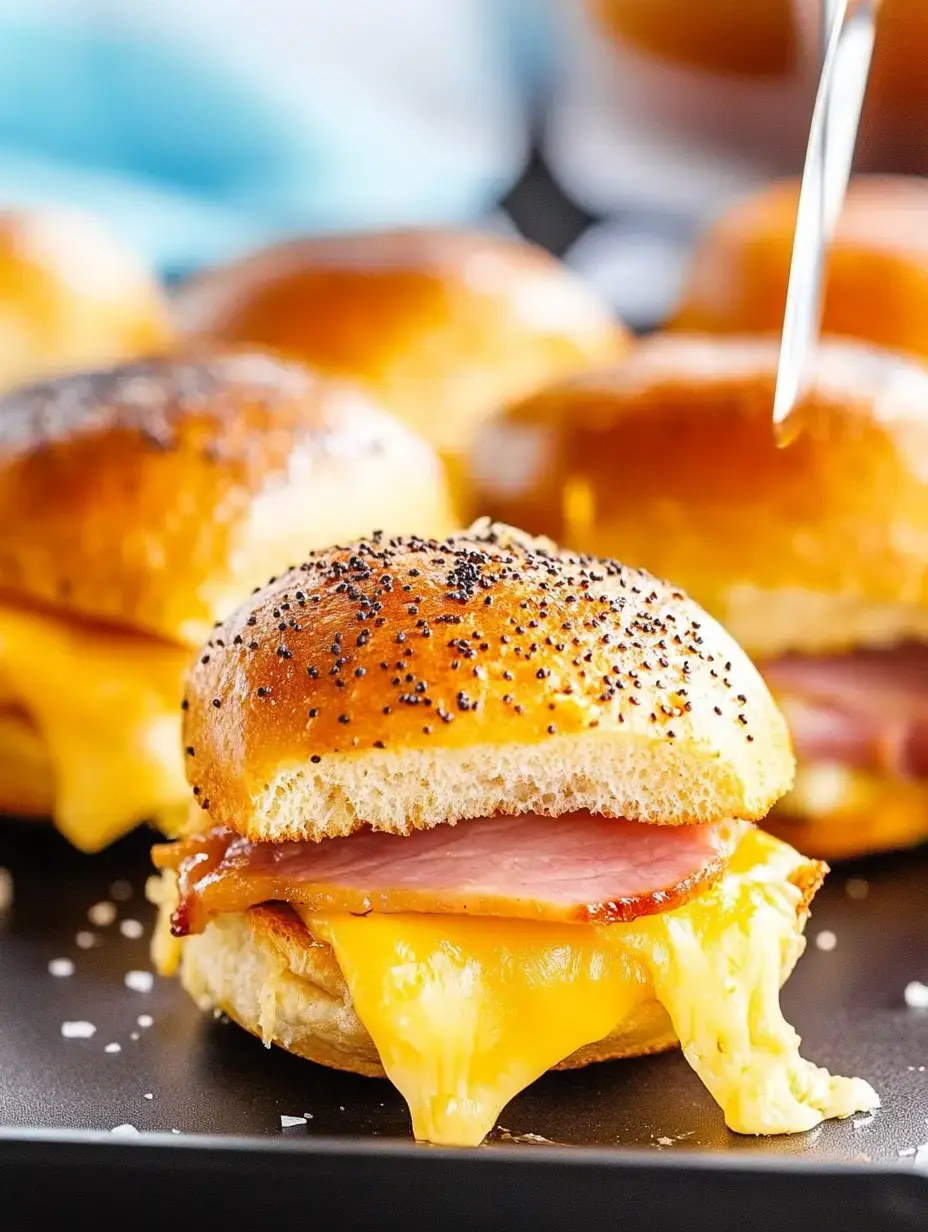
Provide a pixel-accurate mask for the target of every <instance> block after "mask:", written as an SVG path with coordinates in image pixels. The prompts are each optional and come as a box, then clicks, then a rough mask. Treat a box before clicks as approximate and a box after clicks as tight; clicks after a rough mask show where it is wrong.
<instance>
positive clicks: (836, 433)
mask: <svg viewBox="0 0 928 1232" xmlns="http://www.w3.org/2000/svg"><path fill="white" fill-rule="evenodd" d="M777 357H778V350H777V343H776V342H775V341H774V340H770V341H769V342H768V341H765V340H762V339H756V338H737V337H736V338H713V337H705V336H691V335H684V334H667V335H662V336H657V337H655V338H653V339H650V340H648V341H646V342H644V343H642V344H641V345H640V346H639V347H637V348H636V349H635V351H634V352H633V353H632V354H631V356H630V357H629V358H628V360H627V361H625V363H623V364H621V365H619V366H617V367H615V368H613V369H610V370H602V371H597V372H592V373H589V374H586V375H581V376H579V377H576V378H574V379H572V380H569V381H565V382H562V383H561V384H559V385H556V386H552V387H550V388H549V389H547V390H545V391H543V392H542V393H540V394H538V395H537V396H535V397H533V398H530V399H527V400H525V401H524V402H522V403H521V404H519V405H517V406H514V407H512V408H510V409H509V411H507V412H506V413H504V414H502V415H500V416H498V417H497V418H495V419H494V420H493V421H492V422H490V423H489V424H487V425H486V426H485V428H484V429H483V431H482V433H481V435H480V437H479V439H478V441H477V443H476V446H475V449H474V451H473V455H472V475H471V484H472V486H473V489H474V492H475V501H476V508H478V509H479V510H480V512H482V513H486V514H489V515H491V516H493V517H497V518H500V519H501V520H506V521H512V522H517V523H518V524H520V525H523V526H526V527H527V528H528V529H529V530H531V531H533V532H536V533H540V534H547V535H550V536H551V537H553V538H557V539H559V540H561V541H562V542H564V543H567V544H569V545H570V546H571V547H574V548H576V549H577V550H580V551H585V552H591V553H594V554H597V555H614V556H617V557H619V558H620V559H622V560H626V561H628V562H629V563H631V564H633V565H635V566H639V567H644V568H648V569H650V570H653V571H654V572H656V573H659V574H661V575H662V576H665V577H672V578H674V579H675V580H676V581H679V583H680V585H681V586H682V587H684V588H685V589H686V590H687V591H688V592H689V593H690V594H691V595H692V596H693V597H694V598H695V599H696V600H697V601H698V602H699V603H701V604H702V605H703V606H704V607H705V608H706V609H707V610H708V611H710V612H711V613H712V615H713V616H715V617H716V619H718V620H719V621H721V622H722V624H723V625H724V626H725V627H726V628H727V629H729V630H730V631H731V633H732V634H733V635H734V637H735V638H736V639H737V640H738V641H739V643H740V644H741V645H743V646H744V648H745V649H746V650H747V652H748V653H749V654H751V655H752V656H758V657H759V656H773V655H776V654H780V653H783V652H784V651H786V650H797V651H805V652H809V653H817V652H819V651H840V650H843V649H847V648H849V647H851V646H854V645H859V644H863V645H883V644H892V643H894V642H896V641H902V640H905V639H906V638H909V637H915V638H921V637H924V636H928V572H926V570H925V559H926V547H925V545H926V543H928V367H925V366H923V365H921V364H919V363H916V362H915V361H909V360H905V359H903V358H901V357H899V356H895V355H891V354H889V353H888V352H880V351H877V350H874V349H871V348H869V347H865V346H862V345H854V344H850V343H842V342H838V341H831V342H826V343H823V344H822V346H821V347H820V349H819V351H818V354H817V357H816V359H815V363H814V367H813V370H812V373H811V384H810V388H809V391H808V393H807V394H806V395H805V397H804V398H803V400H802V402H801V403H800V405H799V408H798V410H797V412H796V414H797V416H798V418H797V424H798V425H799V426H800V427H801V428H802V431H801V432H800V434H799V436H798V438H797V439H796V440H794V442H793V443H792V444H791V445H790V446H789V447H788V448H786V449H781V448H778V447H777V444H776V441H775V439H774V434H773V428H772V416H771V411H772V405H773V390H774V384H775V380H776V367H777Z"/></svg>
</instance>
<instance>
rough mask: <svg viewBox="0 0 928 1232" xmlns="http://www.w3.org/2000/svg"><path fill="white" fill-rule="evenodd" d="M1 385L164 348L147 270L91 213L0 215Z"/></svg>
mask: <svg viewBox="0 0 928 1232" xmlns="http://www.w3.org/2000/svg"><path fill="white" fill-rule="evenodd" d="M0 301H2V303H3V316H2V321H0V387H2V388H10V387H12V386H13V385H16V384H18V383H20V382H22V381H26V380H34V379H35V378H36V377H39V376H44V375H47V374H50V373H52V372H61V371H66V370H73V369H77V368H84V367H92V366H95V365H97V364H103V363H115V362H117V361H118V360H121V359H126V358H130V357H132V356H136V355H148V354H153V353H155V352H157V351H160V350H163V349H164V348H165V347H166V346H167V345H168V344H169V341H170V338H171V330H170V328H169V324H168V312H167V305H166V302H165V299H164V296H163V294H162V291H161V288H160V287H159V286H158V284H157V282H156V280H155V278H154V275H153V273H152V272H151V271H150V270H149V269H147V268H146V267H145V265H144V264H143V262H142V261H141V259H140V258H139V257H137V256H136V255H135V254H134V253H132V252H130V251H129V250H128V249H126V248H125V247H124V246H123V245H122V244H121V243H120V242H119V241H118V240H117V239H116V238H115V237H114V236H112V235H109V234H107V233H106V232H105V231H104V230H102V229H101V228H100V226H99V225H98V224H97V223H96V222H95V221H93V220H92V219H89V218H85V217H83V216H81V215H79V214H72V213H70V212H63V211H61V210H48V209H41V210H12V211H7V212H4V213H0Z"/></svg>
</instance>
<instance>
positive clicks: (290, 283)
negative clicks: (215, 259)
mask: <svg viewBox="0 0 928 1232" xmlns="http://www.w3.org/2000/svg"><path fill="white" fill-rule="evenodd" d="M176 315H177V321H178V325H179V328H180V330H181V332H182V334H183V335H184V336H185V337H192V338H193V339H195V340H196V339H202V338H206V339H209V340H211V341H212V342H218V343H220V344H230V343H233V344H237V345H238V344H251V345H259V346H262V347H269V348H272V349H273V350H275V351H279V352H283V353H285V354H287V355H291V356H294V357H297V358H300V359H303V360H307V361H308V362H309V363H311V364H312V365H313V367H315V368H318V369H319V370H320V371H323V372H328V373H331V374H334V375H337V376H341V377H345V378H347V379H350V380H352V381H358V382H359V383H361V384H364V385H365V386H366V387H367V388H369V389H370V390H372V391H373V393H374V394H375V395H376V396H377V397H378V398H379V399H380V400H381V401H382V402H383V404H384V405H385V406H386V407H388V408H389V409H390V410H392V411H393V413H394V414H396V415H398V416H399V417H400V418H401V419H402V420H403V421H404V422H405V423H408V424H409V425H410V426H411V427H413V428H414V429H415V430H416V431H417V432H420V433H421V434H422V435H423V436H424V437H425V438H426V439H427V440H429V441H431V443H432V444H433V445H434V446H435V447H436V448H437V449H438V450H439V452H440V453H441V455H442V457H443V458H444V459H445V461H446V463H447V464H448V466H449V468H450V470H451V474H452V476H453V477H457V476H458V473H459V463H460V460H461V458H462V456H463V455H464V453H465V451H466V449H467V447H468V446H469V445H470V442H471V440H472V438H473V435H474V432H475V431H476V429H477V426H478V425H479V424H480V423H481V422H482V420H483V419H485V418H486V417H487V416H488V415H490V414H492V413H493V412H494V411H495V410H496V409H497V408H498V407H500V406H502V405H504V404H505V403H506V402H508V401H509V400H510V399H512V398H521V397H524V396H525V395H526V394H528V393H530V392H531V391H532V390H535V389H538V388H539V387H540V386H542V385H544V384H546V383H547V382H548V381H552V380H555V379H557V378H558V377H561V376H565V375H567V373H569V372H576V371H578V370H579V369H581V368H584V367H586V366H587V365H588V364H591V363H607V362H609V361H610V360H612V359H615V358H617V357H618V356H619V355H621V354H622V353H623V352H624V351H625V349H626V347H627V345H628V338H629V335H628V333H627V331H626V330H624V329H623V328H622V326H621V325H619V324H618V322H616V320H615V319H614V317H613V315H612V312H611V310H610V309H609V307H608V305H607V304H606V303H605V302H604V301H603V300H601V299H600V298H599V297H598V296H597V295H596V293H595V292H594V291H593V290H592V289H591V288H590V287H588V286H586V285H585V284H584V283H583V282H582V281H581V280H580V279H579V278H578V277H577V276H576V275H575V274H573V273H571V272H570V270H568V269H567V267H566V266H564V265H562V264H561V263H560V262H559V261H557V260H556V259H555V258H554V257H552V256H550V255H549V254H548V253H546V252H544V251H543V250H542V249H540V248H537V247H535V246H534V245H532V244H529V243H526V242H525V241H523V240H515V239H508V238H503V237H501V236H497V235H492V234H483V233H480V232H471V231H455V230H450V229H440V228H432V229H429V228H426V229H409V230H399V231H387V232H369V233H361V234H348V235H336V236H327V237H323V238H310V239H297V240H291V241H289V242H287V243H283V244H277V245H275V246H273V247H271V248H268V249H266V250H264V251H262V252H258V253H255V254H254V255H252V256H248V257H245V258H244V259H242V260H240V261H237V262H234V263H233V264H231V265H229V266H226V267H222V268H218V269H216V270H212V271H209V272H207V273H206V274H204V275H203V276H202V277H200V278H197V279H194V280H192V281H191V282H190V283H189V284H188V285H187V286H186V287H185V288H184V290H183V291H182V292H181V294H180V296H179V298H178V301H177V306H176Z"/></svg>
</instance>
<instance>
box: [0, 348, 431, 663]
mask: <svg viewBox="0 0 928 1232" xmlns="http://www.w3.org/2000/svg"><path fill="white" fill-rule="evenodd" d="M397 474H403V475H404V477H405V482H404V485H403V486H402V487H400V485H397V484H396V482H395V478H396V475H397ZM449 517H450V515H449V511H448V505H447V495H446V489H445V484H444V479H443V477H442V476H441V474H440V464H439V463H438V461H437V459H436V458H435V456H434V455H433V453H432V451H431V450H430V449H429V447H428V446H427V445H426V444H425V443H424V442H422V441H420V440H419V439H418V438H416V437H414V436H413V435H412V434H411V433H410V432H409V431H408V430H407V429H405V428H403V427H402V426H401V425H399V424H398V423H396V422H395V421H394V420H393V419H392V418H391V417H390V416H388V415H386V414H384V413H382V412H381V411H380V410H378V409H377V408H376V407H375V406H374V405H373V404H372V403H371V402H370V401H369V400H368V399H367V397H366V396H365V395H362V394H360V393H358V392H357V391H355V390H352V389H348V388H347V387H341V386H336V385H334V384H333V383H331V382H329V381H327V380H324V379H321V378H319V377H318V376H315V375H313V374H312V373H310V372H309V371H307V370H306V369H304V368H302V367H301V366H298V365H296V364H292V363H284V362H282V361H278V360H276V359H273V358H271V357H268V356H265V355H261V354H259V353H246V352H242V353H233V352H227V353H214V354H211V355H204V356H200V357H198V358H196V359H176V358H162V359H154V360H149V361H140V362H137V363H132V364H126V365H124V366H122V367H118V368H115V369H112V370H107V371H103V372H95V373H89V374H81V375H76V376H71V377H65V378H62V379H59V380H57V381H54V382H49V383H43V384H39V385H34V386H31V387H29V388H26V389H23V390H20V391H18V392H17V393H15V394H12V395H10V396H8V397H7V398H6V399H5V400H3V401H2V402H0V519H2V523H3V527H4V539H3V544H2V547H0V589H2V590H3V591H5V592H6V593H7V594H8V595H12V596H14V597H15V598H16V599H18V600H26V601H32V602H37V603H40V604H43V605H46V606H50V607H54V608H56V609H58V610H63V611H65V612H69V613H72V614H74V615H78V616H81V617H85V618H91V619H95V620H101V621H106V622H110V623H114V624H119V625H124V626H128V627H132V628H136V629H141V630H144V631H146V632H149V633H153V634H156V635H161V636H163V637H167V638H170V639H173V640H180V641H183V642H187V643H190V644H193V645H196V644H198V643H199V642H201V641H203V640H204V639H205V638H206V637H207V636H208V633H209V631H210V629H211V628H212V626H213V624H214V622H215V621H216V620H217V619H218V618H219V617H221V616H223V615H225V614H226V613H227V612H228V611H229V610H231V608H232V607H233V606H234V603H236V602H239V601H240V599H241V596H242V595H243V594H247V593H248V591H249V590H250V589H252V587H254V586H255V585H256V584H257V583H258V582H259V581H262V580H264V579H265V578H266V577H267V574H268V573H269V572H270V571H272V570H274V569H279V568H283V567H285V566H286V565H287V564H288V563H289V562H290V561H292V560H293V559H298V558H299V556H300V555H302V553H303V552H305V550H306V548H307V546H309V545H312V544H313V543H316V544H318V543H326V542H329V541H331V539H332V538H334V537H337V536H341V535H351V534H359V533H363V532H364V531H365V530H367V529H369V528H370V527H371V526H372V525H378V524H386V525H388V526H389V527H391V528H393V529H408V528H411V527H413V526H416V525H423V526H427V525H429V524H430V523H435V524H437V527H439V528H440V529H442V530H443V529H445V528H447V525H448V519H449ZM407 519H408V521H407Z"/></svg>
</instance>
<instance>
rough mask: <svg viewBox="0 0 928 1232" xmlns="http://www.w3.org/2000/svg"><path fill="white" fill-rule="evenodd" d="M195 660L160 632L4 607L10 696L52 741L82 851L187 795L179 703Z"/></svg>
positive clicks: (2, 668)
mask: <svg viewBox="0 0 928 1232" xmlns="http://www.w3.org/2000/svg"><path fill="white" fill-rule="evenodd" d="M189 659H190V651H189V650H186V649H184V648H182V647H177V646H170V645H166V644H162V643H160V642H157V641H155V640H154V639H145V638H142V637H134V636H132V635H131V634H123V633H117V632H111V631H106V630H100V629H95V628H90V627H88V626H83V625H80V624H78V623H76V622H75V623H71V622H66V621H63V620H58V619H56V618H55V617H52V616H44V615H38V614H34V613H31V612H24V611H23V612H21V611H18V610H16V609H13V608H9V607H0V676H2V678H3V695H4V699H5V700H6V699H9V700H10V701H15V704H16V705H18V706H19V707H20V708H21V709H23V710H24V711H25V712H26V713H27V714H28V715H29V718H30V720H31V721H32V723H33V724H34V726H35V728H36V729H37V731H38V733H39V735H40V737H41V739H42V741H43V742H44V744H45V746H46V748H47V750H48V755H49V761H50V763H51V769H52V774H53V777H54V789H53V793H52V796H53V799H54V817H55V823H56V825H57V826H58V828H59V829H60V830H61V831H62V833H63V834H65V835H66V837H67V838H69V839H70V840H71V842H72V843H74V845H75V846H76V847H79V848H80V849H81V850H82V851H98V850H100V848H102V847H105V846H106V844H107V843H110V842H112V841H113V840H114V839H116V838H119V837H120V835H122V834H124V833H125V832H126V831H127V830H130V829H131V828H132V827H133V826H134V825H136V824H137V823H138V822H139V821H142V820H146V819H151V820H163V819H164V818H165V817H166V816H169V815H170V814H171V812H172V811H173V810H175V809H177V810H179V809H180V808H181V807H182V806H183V804H184V802H185V801H186V800H187V798H188V795H189V789H188V788H187V786H186V783H185V780H184V767H183V751H182V749H181V736H180V711H179V705H180V696H181V689H182V682H183V676H184V672H185V670H186V668H187V666H188V663H189ZM0 791H2V785H0Z"/></svg>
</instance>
